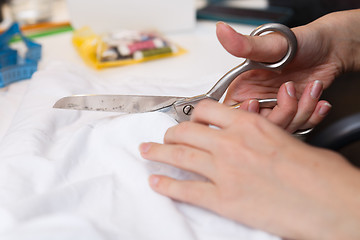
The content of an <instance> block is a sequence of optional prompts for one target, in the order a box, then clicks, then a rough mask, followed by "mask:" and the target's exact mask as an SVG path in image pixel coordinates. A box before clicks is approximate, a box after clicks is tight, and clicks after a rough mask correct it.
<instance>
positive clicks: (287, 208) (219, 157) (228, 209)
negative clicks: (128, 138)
mask: <svg viewBox="0 0 360 240" xmlns="http://www.w3.org/2000/svg"><path fill="white" fill-rule="evenodd" d="M208 125H213V126H215V127H217V128H212V127H209V126H208ZM164 142H165V144H156V143H144V144H142V145H141V146H140V151H141V154H142V156H143V157H144V158H146V159H149V160H153V161H159V162H164V163H167V164H171V165H174V166H176V167H179V168H182V169H185V170H188V171H192V172H195V173H198V174H200V175H202V176H204V177H206V178H208V180H209V181H207V182H204V181H179V180H175V179H172V178H169V177H166V176H158V175H153V176H151V177H150V179H149V181H150V185H151V187H152V188H153V189H154V190H155V191H157V192H158V193H160V194H163V195H165V196H168V197H171V198H173V199H176V200H180V201H183V202H187V203H190V204H194V205H198V206H200V207H204V208H207V209H210V210H212V211H214V212H216V213H218V214H220V215H222V216H225V217H228V218H231V219H233V220H236V221H239V222H241V223H243V224H246V225H248V226H250V227H254V228H258V229H262V230H265V231H268V232H270V233H273V234H276V235H279V236H281V237H285V238H291V239H359V237H360V235H359V234H360V233H359V228H358V226H359V225H358V224H359V222H360V220H359V219H360V211H359V209H358V206H359V202H360V192H359V189H360V177H359V176H360V173H359V171H358V170H357V169H355V168H354V167H352V166H351V165H349V164H348V163H347V162H346V160H345V159H344V158H343V157H341V156H340V155H338V154H336V153H334V152H330V151H327V150H323V149H318V148H314V147H311V146H308V145H306V144H305V143H303V142H301V141H299V140H297V139H295V138H293V137H291V135H289V134H288V133H286V132H285V131H283V130H281V129H280V128H278V127H276V126H275V125H274V124H272V123H270V122H269V121H268V120H267V119H265V118H263V117H261V116H259V115H257V114H253V113H248V112H246V111H242V110H234V109H230V108H229V107H226V106H224V105H222V104H218V103H214V102H211V101H203V102H200V103H199V104H198V105H197V108H196V109H195V111H194V113H193V115H192V120H191V122H183V123H181V124H179V125H177V126H175V127H172V128H170V129H169V130H168V131H167V133H166V135H165V138H164Z"/></svg>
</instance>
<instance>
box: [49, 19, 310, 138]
mask: <svg viewBox="0 0 360 240" xmlns="http://www.w3.org/2000/svg"><path fill="white" fill-rule="evenodd" d="M269 31H272V32H277V33H280V34H281V35H283V36H284V37H285V38H286V40H287V42H288V50H287V52H286V54H285V56H284V57H283V58H282V59H281V60H279V61H278V62H274V63H263V62H256V61H252V60H250V59H246V60H245V61H244V62H243V63H241V64H240V65H238V66H236V67H234V68H233V69H231V70H230V71H229V72H227V73H226V74H225V75H224V76H223V77H222V78H220V80H218V82H217V83H216V84H215V85H214V86H213V87H212V88H211V89H210V90H209V91H208V92H207V93H205V94H202V95H198V96H194V97H173V96H142V95H73V96H68V97H64V98H61V99H60V100H58V101H57V102H56V103H55V105H54V108H63V109H74V110H91V111H110V112H122V113H141V112H153V111H159V112H163V113H166V114H168V115H170V116H171V117H172V118H174V119H175V120H176V121H178V122H183V121H188V120H190V116H191V113H192V111H193V110H194V109H195V107H196V104H198V103H199V102H200V101H202V100H204V99H212V100H215V101H219V100H220V99H221V97H222V96H223V94H224V93H225V91H226V90H227V88H228V87H229V85H230V84H231V82H232V81H233V80H234V79H235V78H236V77H237V76H239V75H240V74H242V73H243V72H246V71H249V70H254V69H268V70H279V69H282V68H283V67H284V66H285V65H286V64H288V63H289V62H290V61H291V60H292V59H293V58H294V56H295V54H296V50H297V40H296V37H295V34H294V33H293V32H292V31H291V30H290V29H289V28H288V27H286V26H284V25H282V24H278V23H268V24H264V25H261V26H259V27H257V28H256V29H254V31H253V32H252V33H251V34H250V36H258V35H260V34H262V33H264V32H269ZM258 101H259V104H260V107H261V108H273V107H274V106H275V105H276V103H277V99H258ZM240 105H241V103H238V104H236V105H233V106H231V107H232V108H238V107H239V106H240ZM307 132H308V131H303V133H301V134H306V133H307ZM297 134H299V133H297Z"/></svg>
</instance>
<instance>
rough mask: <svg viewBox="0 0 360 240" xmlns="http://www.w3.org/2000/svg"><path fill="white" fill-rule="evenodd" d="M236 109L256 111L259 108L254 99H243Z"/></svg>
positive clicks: (257, 102)
mask: <svg viewBox="0 0 360 240" xmlns="http://www.w3.org/2000/svg"><path fill="white" fill-rule="evenodd" d="M237 109H242V110H245V111H248V112H254V113H258V112H259V110H260V104H259V101H258V100H256V99H248V100H245V101H243V102H242V103H241V104H240V106H239V107H238V108H237Z"/></svg>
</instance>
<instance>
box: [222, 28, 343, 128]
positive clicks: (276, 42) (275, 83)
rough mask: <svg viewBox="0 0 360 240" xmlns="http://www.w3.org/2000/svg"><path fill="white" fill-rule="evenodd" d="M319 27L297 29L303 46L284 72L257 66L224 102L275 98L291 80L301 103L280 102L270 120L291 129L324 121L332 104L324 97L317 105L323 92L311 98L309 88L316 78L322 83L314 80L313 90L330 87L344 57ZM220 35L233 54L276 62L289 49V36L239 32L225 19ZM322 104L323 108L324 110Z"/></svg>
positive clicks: (230, 92) (224, 44) (235, 86)
mask: <svg viewBox="0 0 360 240" xmlns="http://www.w3.org/2000/svg"><path fill="white" fill-rule="evenodd" d="M317 28H318V24H312V25H311V24H310V25H308V26H303V27H299V28H295V29H293V31H294V33H295V35H296V37H297V39H298V45H299V47H298V52H297V55H296V57H295V58H294V59H293V61H292V63H290V64H289V65H288V66H287V67H285V69H284V70H283V71H281V73H279V72H270V71H268V70H254V71H250V72H248V73H244V74H242V75H240V76H239V77H238V78H237V79H236V80H235V81H234V82H233V83H232V84H231V85H230V87H229V90H228V93H227V96H226V98H225V101H224V103H225V104H230V105H231V104H234V103H236V102H242V101H244V100H246V99H255V98H274V97H275V96H276V94H277V91H278V89H279V87H280V86H281V85H282V84H284V83H285V82H288V81H291V82H293V83H294V87H295V90H294V91H293V92H294V94H295V96H296V98H298V99H300V100H299V104H298V105H296V106H295V105H292V109H290V110H291V111H290V112H289V108H288V106H286V104H283V106H282V107H280V106H277V109H276V111H275V112H276V113H277V114H275V113H273V114H271V115H270V116H271V117H270V118H269V120H271V121H273V122H274V123H276V124H277V125H279V126H282V127H284V128H286V129H287V130H288V131H290V132H293V131H295V130H297V129H299V128H300V129H304V128H305V127H304V126H306V127H307V128H311V127H314V126H315V125H316V124H318V123H319V122H320V121H318V120H319V119H322V118H323V117H324V115H325V114H324V113H325V112H328V110H329V109H330V105H329V104H328V103H327V102H325V101H321V102H319V103H318V104H319V105H318V106H317V104H316V103H317V101H318V99H319V96H320V95H318V96H316V97H313V98H312V99H311V98H309V96H307V95H306V94H307V93H305V91H306V89H307V86H309V84H312V82H315V81H316V83H319V84H317V85H318V86H317V85H313V84H312V86H314V87H315V89H314V90H315V91H314V90H313V91H312V92H316V89H318V90H319V91H317V93H319V94H320V93H321V91H322V87H323V85H324V86H325V87H328V86H329V85H330V83H331V82H332V81H333V79H334V78H335V76H337V75H339V74H340V72H341V70H342V65H341V64H342V60H341V59H339V58H338V57H337V55H336V54H334V52H333V51H330V49H332V48H333V46H332V42H331V41H328V39H327V38H326V36H323V35H324V33H323V32H324V31H315V30H317ZM217 35H218V38H219V40H220V42H221V44H222V45H223V46H224V47H225V49H226V50H227V51H229V52H230V53H231V54H233V55H235V56H238V57H244V58H249V59H251V60H254V61H260V62H275V61H278V60H280V59H281V58H282V57H283V56H284V55H285V53H286V51H287V41H286V39H285V38H284V37H283V36H281V35H280V34H277V33H273V34H268V35H265V36H245V35H241V34H239V33H237V32H235V31H234V30H233V29H232V28H231V27H230V26H228V25H226V24H224V23H218V24H217ZM320 84H321V86H320ZM316 87H317V88H316ZM320 88H321V89H320ZM315 100H316V102H315ZM321 107H323V109H322V110H321V111H320V109H321ZM283 108H285V109H283ZM319 111H320V112H319ZM260 113H261V114H264V113H263V112H260ZM267 114H269V112H268V111H267V112H266V113H265V114H264V115H267ZM276 115H278V116H276ZM316 115H317V116H316ZM314 119H316V121H314Z"/></svg>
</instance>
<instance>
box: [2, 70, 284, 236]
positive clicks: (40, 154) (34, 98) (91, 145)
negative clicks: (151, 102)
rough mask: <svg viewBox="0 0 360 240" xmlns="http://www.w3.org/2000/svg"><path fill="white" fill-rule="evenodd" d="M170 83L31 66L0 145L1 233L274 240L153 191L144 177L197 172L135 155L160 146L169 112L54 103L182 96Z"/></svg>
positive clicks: (170, 122) (184, 176)
mask: <svg viewBox="0 0 360 240" xmlns="http://www.w3.org/2000/svg"><path fill="white" fill-rule="evenodd" d="M207 87H208V86H203V87H201V86H198V89H200V91H205V90H204V89H207ZM167 88H168V89H161V88H159V87H156V86H151V85H148V86H143V88H142V89H146V90H142V91H143V92H141V91H139V90H135V89H134V87H131V86H121V85H118V86H114V85H111V86H106V84H102V83H101V81H100V80H99V79H96V78H94V77H93V76H91V75H90V74H88V73H86V72H83V71H79V70H77V69H74V68H73V67H70V66H64V65H60V64H54V65H52V66H49V67H47V68H46V69H45V70H43V71H39V72H37V73H36V74H35V75H34V77H33V79H32V80H31V82H30V84H29V88H28V90H27V93H26V94H25V96H24V97H23V100H22V103H21V105H20V108H19V110H18V112H17V113H16V115H15V117H14V120H13V122H12V123H11V126H10V128H9V130H8V132H7V134H6V135H5V136H4V138H3V140H2V142H1V143H0V239H2V240H6V239H16V240H18V239H26V240H31V239H37V240H38V239H46V240H48V239H52V240H54V239H61V240H64V239H86V240H98V239H136V240H138V239H154V240H155V239H156V240H161V239H179V240H184V239H206V240H211V239H247V240H251V239H257V240H265V239H266V240H267V239H278V238H277V237H275V236H271V235H269V234H267V233H264V232H262V231H257V230H253V229H249V228H247V227H244V226H242V225H241V224H238V223H235V222H233V221H230V220H227V219H225V218H222V217H220V216H217V215H216V214H214V213H211V212H209V211H206V210H204V209H201V208H198V207H195V206H191V205H187V204H184V203H179V202H176V201H173V200H171V199H169V198H167V197H164V196H161V195H159V194H157V193H155V192H153V191H152V190H151V189H150V187H149V185H148V176H149V174H150V173H161V174H166V175H168V176H172V177H175V178H180V179H189V178H196V177H197V176H195V175H193V174H191V173H189V172H185V171H181V170H179V169H176V168H174V167H170V166H168V165H165V164H160V163H155V162H150V161H147V160H144V159H142V158H141V156H140V154H139V152H138V146H139V144H140V143H141V142H145V141H155V142H162V138H163V135H164V133H165V131H166V129H167V128H168V127H170V126H173V125H174V124H176V123H175V121H174V120H173V119H171V118H170V117H168V116H167V115H165V114H162V113H145V114H132V115H121V114H117V113H105V112H87V111H71V110H60V109H53V108H52V105H53V104H54V103H55V101H56V100H58V99H59V98H61V97H63V96H67V95H71V94H80V93H116V94H129V93H133V94H141V93H142V94H162V95H165V93H166V92H172V93H176V92H183V93H184V92H185V89H176V86H174V87H173V89H171V87H170V86H168V87H167ZM201 88H204V89H201ZM186 92H187V93H188V94H189V92H190V94H191V91H190V90H189V89H187V91H186ZM198 93H201V92H198ZM176 94H177V93H176ZM179 94H180V93H179Z"/></svg>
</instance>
